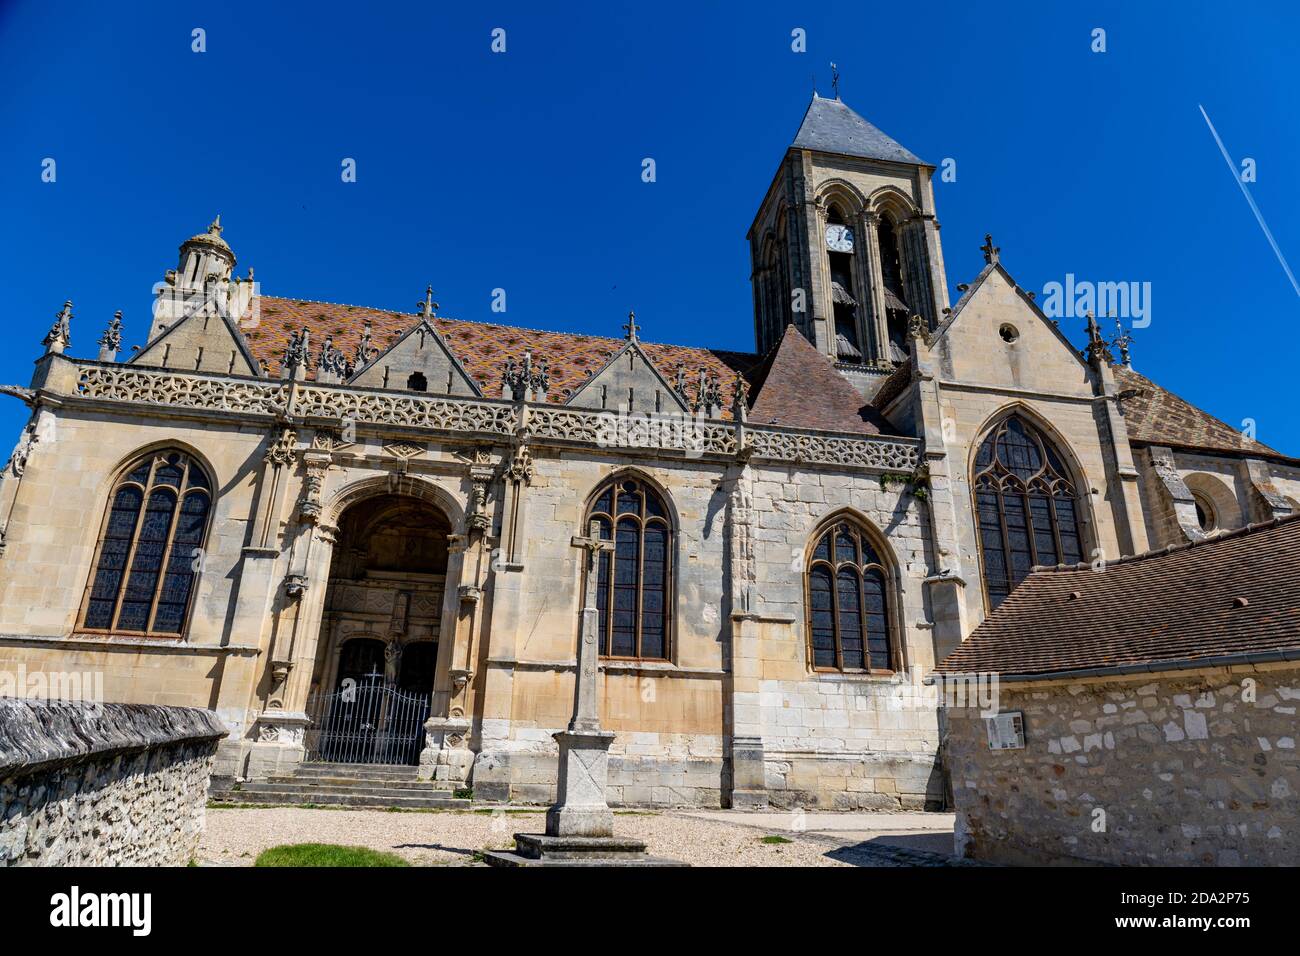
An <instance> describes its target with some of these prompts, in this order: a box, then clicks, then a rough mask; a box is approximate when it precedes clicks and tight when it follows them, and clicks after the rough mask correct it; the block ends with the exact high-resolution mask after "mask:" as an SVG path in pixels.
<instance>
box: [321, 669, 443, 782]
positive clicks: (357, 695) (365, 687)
mask: <svg viewBox="0 0 1300 956" xmlns="http://www.w3.org/2000/svg"><path fill="white" fill-rule="evenodd" d="M429 705H430V695H429V694H428V693H421V692H416V691H405V690H401V689H400V688H398V687H395V686H394V685H392V684H389V683H386V682H384V681H382V680H379V681H364V680H363V681H357V682H351V681H344V686H343V687H341V688H340V689H339V690H336V691H335V692H334V693H332V694H325V695H323V696H322V697H318V698H315V699H313V701H312V702H311V706H309V709H308V713H310V714H311V715H312V723H311V726H309V727H308V729H307V733H306V739H305V746H306V749H307V755H306V759H307V760H309V761H314V762H318V763H387V764H416V763H419V760H420V750H421V749H422V748H423V746H424V722H425V721H426V720H428V719H429Z"/></svg>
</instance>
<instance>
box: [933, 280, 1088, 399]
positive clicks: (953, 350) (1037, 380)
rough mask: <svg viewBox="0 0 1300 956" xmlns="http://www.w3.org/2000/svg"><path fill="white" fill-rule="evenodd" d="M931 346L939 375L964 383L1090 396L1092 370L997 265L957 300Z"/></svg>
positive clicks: (1058, 330) (1057, 329)
mask: <svg viewBox="0 0 1300 956" xmlns="http://www.w3.org/2000/svg"><path fill="white" fill-rule="evenodd" d="M1004 328H1005V329H1006V330H1007V333H1006V335H1007V336H1010V337H1012V338H1013V339H1014V340H1013V341H1008V340H1007V337H1005V336H1004V334H1003V330H1004ZM934 348H935V351H936V352H937V353H938V355H939V360H940V367H941V368H942V373H943V376H944V377H945V378H947V379H951V380H953V381H957V382H961V383H963V384H970V385H989V386H995V387H999V386H1000V387H1010V388H1021V389H1029V390H1032V391H1040V392H1048V393H1051V394H1055V395H1072V396H1081V397H1083V396H1087V397H1091V396H1092V395H1093V389H1092V385H1091V369H1089V368H1088V366H1087V364H1086V363H1085V362H1084V361H1083V359H1082V358H1081V357H1080V356H1079V353H1078V352H1076V351H1075V349H1074V347H1073V346H1072V345H1071V344H1070V343H1069V341H1068V340H1067V339H1066V338H1065V336H1064V334H1063V333H1062V332H1061V331H1060V329H1059V328H1057V327H1056V326H1055V325H1054V324H1053V323H1052V322H1051V320H1050V319H1048V318H1047V317H1046V316H1044V315H1043V313H1042V312H1041V311H1039V309H1038V308H1037V307H1036V306H1034V305H1033V304H1032V303H1031V302H1030V301H1029V300H1028V299H1027V297H1026V295H1025V293H1024V292H1022V291H1021V290H1020V289H1019V288H1018V287H1017V286H1016V284H1015V282H1014V281H1013V280H1012V279H1011V277H1010V276H1009V275H1008V274H1007V273H1006V271H1005V270H1004V269H1003V268H1002V267H1001V266H999V265H997V264H993V265H990V266H988V267H986V268H985V270H984V271H983V272H982V273H980V277H979V278H978V279H977V280H976V281H975V283H974V284H973V285H972V287H971V288H970V289H969V290H967V292H966V294H965V295H964V296H963V297H962V299H961V301H960V302H958V303H957V306H956V307H955V308H954V309H953V311H952V314H951V315H950V316H949V317H948V319H947V321H945V322H944V324H943V325H942V326H941V327H940V329H939V333H938V335H937V337H936V341H935V345H934Z"/></svg>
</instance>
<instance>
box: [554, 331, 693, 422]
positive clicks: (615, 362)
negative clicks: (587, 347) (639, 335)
mask: <svg viewBox="0 0 1300 956" xmlns="http://www.w3.org/2000/svg"><path fill="white" fill-rule="evenodd" d="M567 404H569V405H575V406H577V407H578V408H597V409H609V410H610V411H618V410H621V409H624V410H626V411H627V412H628V413H636V412H684V411H685V410H686V407H685V405H684V404H683V402H682V401H681V399H680V398H679V397H678V395H677V393H676V392H675V391H674V390H673V388H672V387H671V386H670V385H669V384H668V382H667V381H666V380H665V379H664V378H663V376H661V375H660V374H659V372H658V370H657V369H656V368H655V367H654V365H653V364H651V362H650V360H649V359H648V358H647V357H646V354H645V353H644V352H643V351H641V347H640V345H639V344H638V343H636V342H628V343H627V345H626V346H624V347H623V348H622V349H621V350H619V351H618V352H616V353H615V354H614V356H613V357H612V358H611V359H610V360H609V361H608V362H606V363H605V366H604V367H603V368H601V369H598V370H597V371H596V372H595V373H594V374H593V375H592V376H591V378H589V379H588V380H587V381H586V382H585V383H584V384H582V385H580V386H578V388H577V389H576V390H575V391H574V393H573V395H572V396H571V397H570V398H569V401H568V402H567Z"/></svg>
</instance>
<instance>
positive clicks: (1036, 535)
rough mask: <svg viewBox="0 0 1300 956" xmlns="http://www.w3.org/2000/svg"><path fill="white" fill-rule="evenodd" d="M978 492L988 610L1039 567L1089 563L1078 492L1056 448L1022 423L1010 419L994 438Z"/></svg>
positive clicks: (977, 480) (981, 459)
mask: <svg viewBox="0 0 1300 956" xmlns="http://www.w3.org/2000/svg"><path fill="white" fill-rule="evenodd" d="M973 487H974V489H975V520H976V524H977V525H978V528H979V544H980V555H981V558H982V561H983V566H984V589H985V591H986V593H987V594H988V598H989V605H990V607H997V606H998V605H999V604H1001V603H1002V602H1003V601H1004V600H1005V599H1006V596H1007V595H1008V594H1010V593H1011V590H1012V588H1014V587H1015V586H1016V585H1017V584H1019V583H1020V582H1021V581H1023V580H1024V579H1025V577H1026V576H1027V575H1028V574H1029V571H1030V569H1031V568H1033V567H1035V566H1036V565H1053V564H1077V563H1078V562H1080V561H1082V560H1083V530H1082V528H1081V527H1080V525H1079V506H1078V501H1079V494H1078V491H1077V490H1076V489H1075V487H1074V484H1073V483H1072V482H1071V481H1070V478H1069V473H1068V472H1067V471H1066V468H1065V465H1064V464H1063V463H1062V461H1061V457H1060V455H1059V454H1057V452H1056V449H1055V448H1053V447H1052V445H1051V443H1050V442H1048V441H1046V440H1045V439H1044V438H1043V436H1042V434H1041V433H1040V432H1039V431H1038V430H1037V429H1036V428H1034V427H1033V426H1032V425H1030V424H1029V423H1028V422H1026V421H1025V420H1024V419H1022V418H1019V417H1018V416H1015V415H1012V416H1010V417H1009V418H1006V419H1004V420H1003V421H1002V422H1001V423H999V424H998V425H997V426H996V427H995V428H994V429H993V430H992V431H991V432H989V434H988V437H987V438H985V439H984V442H983V444H981V445H980V448H979V451H978V452H977V453H976V455H975V477H974V481H973Z"/></svg>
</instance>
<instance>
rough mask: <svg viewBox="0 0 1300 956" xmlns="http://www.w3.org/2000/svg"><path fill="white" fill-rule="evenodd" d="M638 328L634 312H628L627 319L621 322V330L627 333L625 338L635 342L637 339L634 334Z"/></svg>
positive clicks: (639, 327)
mask: <svg viewBox="0 0 1300 956" xmlns="http://www.w3.org/2000/svg"><path fill="white" fill-rule="evenodd" d="M640 330H641V326H639V325H637V324H636V313H635V312H629V313H628V314H627V321H626V322H624V323H623V331H624V332H626V333H627V335H626V338H627V340H628V341H629V342H635V341H636V340H637V338H636V334H637V332H639V331H640Z"/></svg>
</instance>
